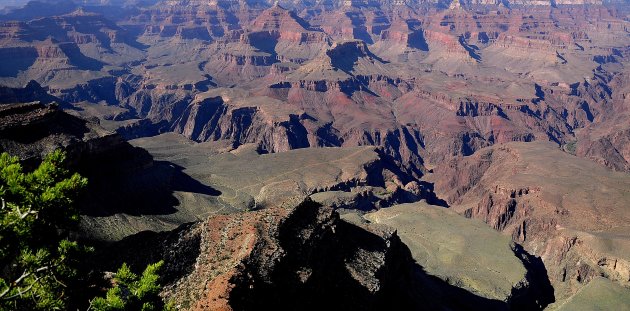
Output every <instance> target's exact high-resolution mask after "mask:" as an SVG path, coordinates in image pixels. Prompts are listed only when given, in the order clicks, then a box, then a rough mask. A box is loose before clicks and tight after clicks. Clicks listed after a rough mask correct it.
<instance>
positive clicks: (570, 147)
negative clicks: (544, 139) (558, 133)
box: [563, 140, 577, 155]
mask: <svg viewBox="0 0 630 311" xmlns="http://www.w3.org/2000/svg"><path fill="white" fill-rule="evenodd" d="M576 147H577V140H574V141H571V142H568V143H566V144H565V145H564V148H563V149H564V151H566V152H567V153H569V154H572V155H575V150H576Z"/></svg>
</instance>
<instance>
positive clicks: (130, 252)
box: [87, 223, 201, 284]
mask: <svg viewBox="0 0 630 311" xmlns="http://www.w3.org/2000/svg"><path fill="white" fill-rule="evenodd" d="M198 227H199V226H198V225H197V224H195V223H187V224H183V225H181V226H179V227H177V229H175V230H172V231H166V232H153V231H143V232H139V233H136V234H134V235H131V236H128V237H126V238H124V239H122V240H120V241H117V242H111V243H103V242H95V241H87V242H88V243H90V244H91V245H94V246H97V247H96V249H97V251H96V252H95V253H94V254H93V255H92V262H94V264H95V266H97V267H99V269H101V270H102V271H116V270H117V269H118V268H119V267H120V266H121V265H122V264H123V263H126V264H128V265H129V267H131V269H132V271H143V270H144V268H146V266H147V265H148V264H152V263H156V262H158V261H160V260H164V266H163V267H162V269H161V271H160V276H161V282H162V283H163V284H169V283H173V282H175V281H177V280H178V279H180V278H182V277H184V276H186V275H188V274H189V273H191V272H192V271H193V269H194V266H195V262H196V260H197V257H199V254H200V253H201V250H200V246H201V235H200V232H201V231H200V230H197V228H198ZM138 254H142V256H138Z"/></svg>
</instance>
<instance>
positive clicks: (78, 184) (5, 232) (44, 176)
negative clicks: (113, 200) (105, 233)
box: [0, 151, 165, 310]
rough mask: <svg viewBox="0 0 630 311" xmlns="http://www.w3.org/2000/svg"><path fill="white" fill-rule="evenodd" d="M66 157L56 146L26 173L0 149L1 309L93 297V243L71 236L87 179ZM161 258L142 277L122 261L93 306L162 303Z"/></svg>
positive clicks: (66, 304) (62, 305)
mask: <svg viewBox="0 0 630 311" xmlns="http://www.w3.org/2000/svg"><path fill="white" fill-rule="evenodd" d="M64 161H65V154H64V153H63V152H61V151H55V152H53V153H51V154H49V155H48V156H47V157H46V158H45V159H44V160H43V162H42V163H41V164H40V165H39V167H38V168H36V169H35V170H33V171H32V172H25V171H24V169H23V167H22V165H21V164H20V163H19V160H18V158H17V157H12V156H10V155H9V154H7V153H2V154H0V310H66V309H70V308H73V309H74V308H76V307H77V306H81V305H87V304H88V302H89V300H90V298H89V296H86V295H89V294H88V292H89V291H88V289H87V288H88V287H90V285H91V283H90V282H91V281H90V280H89V277H90V275H94V273H90V272H94V271H92V268H93V267H89V266H88V262H86V259H87V258H88V257H87V256H86V255H87V254H88V253H89V252H91V251H92V249H91V248H90V247H86V246H83V245H80V244H79V243H78V242H77V241H74V240H72V239H71V232H72V230H73V229H74V228H75V226H76V225H77V224H78V222H79V212H78V209H77V208H76V205H75V201H76V199H77V197H78V195H79V193H80V191H81V190H82V189H84V188H85V187H86V185H87V180H86V179H85V178H83V177H81V176H80V175H79V174H77V173H74V174H73V173H71V172H69V171H68V170H66V169H65V168H64V166H63V164H64ZM161 265H162V263H161V262H160V263H157V264H154V265H149V266H148V267H147V269H146V270H145V271H144V273H143V274H142V276H141V277H138V276H136V275H135V274H133V273H132V272H131V271H130V270H129V268H128V267H127V266H126V265H123V266H122V267H121V268H120V269H119V270H118V273H117V274H116V278H115V280H116V282H115V286H114V287H113V288H111V289H110V290H109V291H108V292H107V295H106V298H96V299H93V300H92V301H93V304H92V305H93V309H94V310H163V309H165V306H164V303H163V302H162V300H161V299H160V298H159V296H158V295H157V294H158V292H159V291H160V287H159V285H158V279H159V277H158V275H157V271H158V270H159V268H160V267H161Z"/></svg>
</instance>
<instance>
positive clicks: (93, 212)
mask: <svg viewBox="0 0 630 311" xmlns="http://www.w3.org/2000/svg"><path fill="white" fill-rule="evenodd" d="M143 151H144V150H143ZM95 163H101V162H100V161H94V159H92V161H90V164H89V167H87V168H85V167H84V168H83V170H81V172H83V174H84V175H85V176H87V177H88V181H89V184H88V190H87V191H86V192H87V194H86V195H85V198H84V200H82V207H83V208H82V213H83V214H85V215H89V216H110V215H113V214H116V213H125V214H129V215H168V214H173V213H175V212H176V211H177V209H176V208H175V207H176V206H177V205H179V201H178V200H177V198H176V197H175V196H174V192H175V191H181V192H191V193H197V194H203V195H210V196H218V195H220V194H221V192H220V191H218V190H216V189H214V188H212V187H210V186H207V185H204V184H203V183H201V182H199V181H198V180H196V179H194V178H192V177H190V176H189V175H187V174H186V173H184V172H183V168H182V167H180V166H177V165H175V164H172V163H170V162H163V161H159V162H153V163H152V164H148V165H147V164H146V163H144V164H143V165H145V167H135V168H132V167H130V168H124V167H116V165H115V163H114V164H113V165H104V166H97V164H95ZM123 163H124V162H123Z"/></svg>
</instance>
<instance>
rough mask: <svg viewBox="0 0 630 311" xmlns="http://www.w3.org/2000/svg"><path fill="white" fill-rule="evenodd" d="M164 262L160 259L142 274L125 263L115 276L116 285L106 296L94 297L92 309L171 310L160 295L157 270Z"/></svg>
mask: <svg viewBox="0 0 630 311" xmlns="http://www.w3.org/2000/svg"><path fill="white" fill-rule="evenodd" d="M163 263H164V262H162V261H160V262H158V263H155V264H152V265H149V266H148V267H147V268H146V269H145V270H144V272H143V273H142V275H141V276H138V275H137V274H135V273H133V272H132V271H131V269H129V267H128V266H127V265H126V264H123V265H122V267H120V269H118V272H116V276H115V277H114V284H115V285H114V287H112V288H110V289H109V290H108V291H107V294H106V295H105V298H102V297H97V298H94V300H92V302H91V304H90V307H91V309H90V310H95V311H119V310H120V311H124V310H129V311H132V310H142V311H157V310H170V309H171V307H169V306H167V305H165V304H164V302H163V301H162V299H161V298H160V296H159V295H158V294H159V293H160V289H161V288H160V285H159V284H158V279H159V276H158V274H157V272H158V271H159V270H160V268H161V267H162V265H163Z"/></svg>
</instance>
